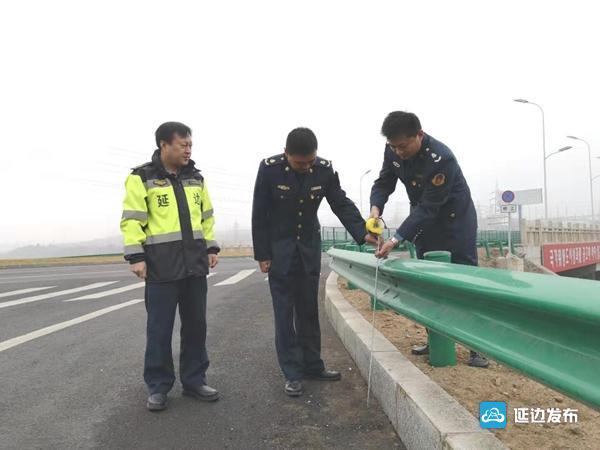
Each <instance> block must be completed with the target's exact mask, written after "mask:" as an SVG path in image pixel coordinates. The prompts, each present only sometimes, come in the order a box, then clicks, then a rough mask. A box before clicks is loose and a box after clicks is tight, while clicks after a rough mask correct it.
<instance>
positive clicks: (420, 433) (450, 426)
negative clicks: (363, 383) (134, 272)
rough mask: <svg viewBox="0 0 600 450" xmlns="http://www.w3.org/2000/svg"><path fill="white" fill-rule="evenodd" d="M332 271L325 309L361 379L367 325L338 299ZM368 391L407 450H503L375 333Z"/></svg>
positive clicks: (366, 366)
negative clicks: (369, 389) (377, 402)
mask: <svg viewBox="0 0 600 450" xmlns="http://www.w3.org/2000/svg"><path fill="white" fill-rule="evenodd" d="M337 281H338V275H337V274H336V273H334V272H332V273H331V274H330V275H329V277H328V278H327V283H326V285H325V310H326V312H327V315H328V317H329V321H330V322H331V324H332V325H333V327H334V328H335V330H336V331H337V334H338V335H339V337H340V339H341V340H342V342H343V343H344V346H345V347H346V349H347V350H348V352H349V353H350V355H351V356H352V358H353V359H354V361H355V362H356V365H357V366H358V368H359V370H360V372H361V373H362V375H363V377H364V378H365V379H366V378H367V377H368V373H369V357H370V353H369V348H370V343H371V330H372V327H371V324H370V323H369V322H368V321H366V320H365V319H364V317H363V316H362V315H361V313H359V312H358V311H357V310H356V309H355V308H354V307H353V306H352V305H351V304H350V303H348V301H347V300H346V299H345V298H344V297H343V295H342V293H341V291H340V290H339V289H338V286H337ZM374 342H375V343H374V347H373V348H374V352H373V372H372V375H371V390H372V393H373V395H374V396H375V397H376V398H377V400H378V401H379V403H380V404H381V406H382V408H383V410H384V412H385V413H386V415H387V416H388V418H389V419H390V422H391V423H392V425H393V426H394V428H395V429H396V432H397V433H398V436H400V439H401V440H402V442H403V443H404V445H405V446H406V448H407V449H408V450H424V449H426V450H430V449H440V450H450V449H452V450H459V449H460V450H481V449H486V450H499V449H507V447H506V446H505V445H504V444H503V443H502V442H500V440H498V439H497V438H496V437H495V436H494V435H493V434H492V433H490V432H488V431H486V430H483V429H481V427H480V426H479V422H478V421H477V420H476V419H475V418H474V417H473V416H472V415H471V414H470V413H469V412H468V411H467V410H466V409H465V408H463V407H462V406H461V405H460V404H459V403H458V402H457V401H456V400H455V399H454V398H453V397H451V396H450V395H449V394H448V393H447V392H446V391H444V390H443V389H442V388H441V387H440V386H438V385H437V384H436V383H435V382H434V381H432V380H431V379H430V378H429V377H428V376H426V375H425V374H424V373H423V372H421V371H420V370H419V369H418V368H417V367H416V366H415V365H414V364H413V363H411V362H410V361H409V360H408V359H406V358H405V357H404V355H403V354H402V353H400V351H398V350H397V349H396V347H395V346H394V345H393V344H392V343H391V342H389V341H388V340H387V339H386V338H385V336H383V334H381V333H380V332H379V331H378V330H375V341H374Z"/></svg>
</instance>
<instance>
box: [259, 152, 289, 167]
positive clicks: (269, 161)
mask: <svg viewBox="0 0 600 450" xmlns="http://www.w3.org/2000/svg"><path fill="white" fill-rule="evenodd" d="M284 162H285V154H284V153H280V154H279V155H275V156H271V157H270V158H265V159H264V160H263V163H264V164H265V166H276V165H278V164H283V163H284Z"/></svg>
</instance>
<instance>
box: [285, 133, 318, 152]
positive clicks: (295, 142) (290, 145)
mask: <svg viewBox="0 0 600 450" xmlns="http://www.w3.org/2000/svg"><path fill="white" fill-rule="evenodd" d="M317 147H318V143H317V137H316V136H315V133H313V132H312V131H311V130H310V129H308V128H303V127H300V128H295V129H293V130H292V131H290V134H288V137H287V140H286V141H285V150H286V151H287V152H288V153H289V154H290V155H310V154H311V153H313V152H314V151H316V150H317Z"/></svg>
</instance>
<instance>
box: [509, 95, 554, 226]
mask: <svg viewBox="0 0 600 450" xmlns="http://www.w3.org/2000/svg"><path fill="white" fill-rule="evenodd" d="M514 101H515V102H517V103H528V104H530V105H534V106H537V107H538V108H539V109H540V112H541V113H542V151H543V152H544V218H545V219H546V220H548V185H547V181H546V159H547V158H546V119H545V117H544V110H543V108H542V107H541V106H540V105H538V104H537V103H534V102H530V101H529V100H525V99H524V98H516V99H514Z"/></svg>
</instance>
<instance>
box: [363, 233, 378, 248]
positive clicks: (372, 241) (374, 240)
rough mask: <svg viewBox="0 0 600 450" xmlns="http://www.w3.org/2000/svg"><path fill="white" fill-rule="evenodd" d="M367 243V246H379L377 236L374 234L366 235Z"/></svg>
mask: <svg viewBox="0 0 600 450" xmlns="http://www.w3.org/2000/svg"><path fill="white" fill-rule="evenodd" d="M365 242H366V243H367V244H371V245H377V244H378V239H377V236H375V235H374V234H371V233H367V234H366V235H365Z"/></svg>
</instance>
